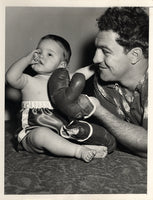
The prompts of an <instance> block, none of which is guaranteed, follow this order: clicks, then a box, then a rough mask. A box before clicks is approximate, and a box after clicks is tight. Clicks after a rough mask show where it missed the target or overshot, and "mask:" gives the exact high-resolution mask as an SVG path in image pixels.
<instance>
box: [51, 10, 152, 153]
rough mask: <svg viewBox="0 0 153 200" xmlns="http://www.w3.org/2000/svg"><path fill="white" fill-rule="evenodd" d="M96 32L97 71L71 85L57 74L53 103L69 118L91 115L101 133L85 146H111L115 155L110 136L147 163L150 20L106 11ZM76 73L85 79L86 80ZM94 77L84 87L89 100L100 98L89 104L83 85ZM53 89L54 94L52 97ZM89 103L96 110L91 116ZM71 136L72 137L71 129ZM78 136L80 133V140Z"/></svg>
mask: <svg viewBox="0 0 153 200" xmlns="http://www.w3.org/2000/svg"><path fill="white" fill-rule="evenodd" d="M98 27H99V32H98V34H97V36H96V39H95V45H96V52H95V56H94V58H93V62H94V65H92V66H91V67H89V66H87V67H85V68H81V69H79V70H78V71H77V73H76V76H73V77H72V79H71V83H69V78H68V72H66V71H64V72H62V70H60V69H58V70H59V71H56V73H55V74H54V76H53V75H52V77H51V79H50V81H49V88H50V89H49V91H50V97H51V98H52V97H53V96H56V95H57V94H58V95H57V97H56V99H57V100H58V101H55V98H54V103H55V104H56V107H57V108H58V109H59V110H60V111H62V112H63V113H64V114H66V115H67V116H68V117H72V118H74V119H76V118H79V117H78V116H79V115H80V113H81V115H82V114H83V115H84V114H87V113H88V112H87V111H89V113H88V116H91V114H93V116H94V120H93V118H89V120H88V121H89V122H90V123H91V122H94V123H96V125H97V124H98V125H100V127H99V126H98V128H97V126H96V129H94V131H93V135H92V137H90V138H89V140H88V141H87V140H86V143H87V142H88V143H91V142H92V143H93V142H94V144H99V145H100V144H101V143H102V141H103V143H104V141H105V143H106V146H109V143H110V141H111V146H112V147H113V148H111V150H112V149H114V147H115V145H114V144H115V142H114V140H113V138H111V136H114V137H115V138H116V140H117V141H118V143H120V144H121V146H122V145H123V146H124V147H126V148H127V149H129V150H130V151H132V152H133V153H135V154H137V155H140V156H143V157H146V156H147V121H148V116H147V107H148V76H147V70H148V32H149V31H148V29H149V19H148V15H147V14H146V13H145V12H144V10H143V9H142V8H136V7H125V8H124V7H122V8H119V7H117V8H116V7H114V8H108V9H107V10H106V12H105V13H104V15H102V16H101V17H100V18H99V19H98ZM93 67H94V69H95V70H94V71H95V73H93ZM91 68H92V69H91ZM78 72H79V73H81V75H82V74H84V78H83V76H81V75H79V74H78ZM57 74H58V75H57ZM65 74H66V75H65ZM93 74H94V76H92V75H93ZM90 76H92V77H94V79H93V81H89V83H92V84H91V85H89V83H88V84H86V85H87V87H88V90H90V93H87V94H88V95H90V96H94V95H95V97H96V98H95V97H90V98H89V100H88V98H87V97H85V96H82V95H80V94H81V93H82V88H83V87H84V86H83V84H84V82H85V79H88V78H89V77H90ZM76 77H77V78H76ZM81 77H82V78H81ZM81 79H82V80H81ZM57 80H58V81H57ZM89 80H92V79H89ZM63 83H65V84H63ZM63 85H64V86H63ZM52 86H53V87H54V90H55V94H52V92H51V88H52ZM68 91H69V92H68ZM93 92H94V94H93ZM59 94H60V95H59ZM79 95H80V96H79ZM78 96H79V98H78ZM77 98H78V99H77ZM61 99H62V102H63V103H62V105H61ZM58 102H59V104H58ZM91 102H92V103H93V104H94V105H95V109H93V110H92V111H91V108H92V106H91ZM90 111H91V112H90ZM76 116H77V117H76ZM95 117H96V120H95ZM84 118H85V115H84ZM73 129H75V128H74V127H73ZM81 130H82V129H81ZM67 131H68V132H69V131H70V127H68V130H67ZM72 133H73V131H72ZM78 133H79V132H78V128H77V137H79V134H78ZM110 134H111V135H110ZM100 137H102V138H100ZM91 140H92V141H91ZM98 142H99V143H98Z"/></svg>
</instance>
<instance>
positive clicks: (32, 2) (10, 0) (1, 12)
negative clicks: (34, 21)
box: [0, 0, 153, 200]
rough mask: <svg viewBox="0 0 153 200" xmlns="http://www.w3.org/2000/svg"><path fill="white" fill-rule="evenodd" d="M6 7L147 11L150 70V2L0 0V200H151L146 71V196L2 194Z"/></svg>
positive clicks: (152, 168) (150, 121)
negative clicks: (117, 7) (135, 9)
mask: <svg viewBox="0 0 153 200" xmlns="http://www.w3.org/2000/svg"><path fill="white" fill-rule="evenodd" d="M8 6H13V7H17V6H26V7H112V6H142V7H149V8H150V13H149V16H150V28H149V30H150V42H149V56H150V60H149V66H152V67H153V59H151V58H152V56H153V48H152V47H153V37H151V36H152V35H153V1H152V0H135V1H134V0H105V1H104V0H0V27H1V28H0V30H1V31H0V36H1V37H0V38H1V40H0V48H1V51H0V52H1V53H0V64H1V65H0V69H1V73H0V92H1V93H0V97H1V99H0V106H1V112H0V133H1V134H0V148H1V150H0V158H1V164H0V200H9V199H14V200H18V199H20V200H21V199H23V200H34V199H37V200H39V199H43V200H47V199H49V200H52V199H53V200H67V199H70V200H82V199H83V200H90V199H91V200H101V199H104V200H123V199H124V200H126V199H127V200H128V199H129V200H135V199H139V200H152V199H153V192H152V191H153V190H152V185H153V181H152V180H153V162H152V158H151V157H152V155H153V148H151V147H152V142H153V134H152V133H151V130H153V117H152V106H153V105H152V104H153V103H152V97H153V90H152V87H153V82H152V80H151V79H153V78H152V77H153V68H151V67H149V97H148V98H149V118H148V125H149V128H148V132H149V133H150V134H148V160H147V162H148V169H147V173H148V175H147V194H80V195H78V194H74V195H69V194H66V195H53V194H50V195H5V194H4V147H5V146H4V120H5V116H4V115H5V114H4V113H5V112H4V109H5V108H4V104H5V100H4V95H5V89H4V88H5V8H6V7H8Z"/></svg>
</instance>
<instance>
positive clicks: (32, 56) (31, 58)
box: [26, 49, 40, 65]
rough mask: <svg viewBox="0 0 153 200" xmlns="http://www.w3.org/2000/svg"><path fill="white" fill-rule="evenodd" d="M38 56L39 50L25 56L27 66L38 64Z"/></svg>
mask: <svg viewBox="0 0 153 200" xmlns="http://www.w3.org/2000/svg"><path fill="white" fill-rule="evenodd" d="M39 54H40V49H36V50H34V51H32V52H31V53H29V54H28V55H27V56H26V58H27V61H28V63H29V65H34V64H37V63H39Z"/></svg>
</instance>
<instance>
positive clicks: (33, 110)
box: [6, 35, 106, 162]
mask: <svg viewBox="0 0 153 200" xmlns="http://www.w3.org/2000/svg"><path fill="white" fill-rule="evenodd" d="M70 57H71V48H70V45H69V43H68V42H67V41H66V40H65V39H64V38H62V37H60V36H57V35H46V36H44V37H42V38H41V39H40V41H39V43H38V46H37V49H36V50H34V51H32V52H31V53H29V54H28V55H27V56H24V57H23V58H21V59H19V60H18V61H17V62H15V63H14V64H13V65H12V66H11V67H10V68H9V70H8V71H7V73H6V79H7V82H8V83H9V84H10V85H11V86H12V87H14V88H16V89H20V90H21V92H22V110H21V129H20V131H19V133H18V137H17V138H18V142H19V143H20V144H21V145H22V147H23V149H25V150H26V151H28V152H36V153H45V152H46V151H49V152H50V153H52V154H54V155H57V156H69V157H76V158H78V159H82V160H84V161H85V162H90V161H91V160H92V159H93V158H94V157H104V156H105V155H106V151H105V148H104V147H103V146H94V145H78V144H75V143H71V142H70V141H68V140H66V139H65V138H63V137H61V136H60V135H59V134H58V133H59V131H60V129H61V127H62V126H63V122H62V121H61V120H60V119H59V117H57V115H56V114H55V113H54V108H53V106H52V105H51V103H50V101H49V98H48V92H47V84H48V79H49V77H50V76H51V74H52V72H53V71H54V70H55V69H57V68H66V67H67V65H68V63H69V60H70ZM29 65H31V67H32V69H33V70H34V71H35V72H36V73H37V74H36V75H35V76H30V75H28V74H26V73H24V70H25V69H26V68H27V67H28V66H29ZM61 104H62V99H61Z"/></svg>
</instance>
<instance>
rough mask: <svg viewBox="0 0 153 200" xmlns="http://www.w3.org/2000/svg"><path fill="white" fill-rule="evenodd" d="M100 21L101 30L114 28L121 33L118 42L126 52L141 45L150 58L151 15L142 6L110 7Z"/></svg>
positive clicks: (113, 29) (146, 56)
mask: <svg viewBox="0 0 153 200" xmlns="http://www.w3.org/2000/svg"><path fill="white" fill-rule="evenodd" d="M97 21H98V28H99V30H100V31H108V30H112V31H113V32H116V33H117V34H118V35H119V38H117V39H116V41H117V42H118V44H120V45H121V46H123V47H124V49H125V52H128V51H130V50H131V49H132V48H134V47H140V48H141V49H142V51H143V54H144V57H145V58H148V38H149V17H148V15H147V13H146V12H145V11H144V9H143V8H141V7H112V8H108V9H107V10H106V11H105V13H104V15H102V16H101V17H100V18H99V19H97Z"/></svg>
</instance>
